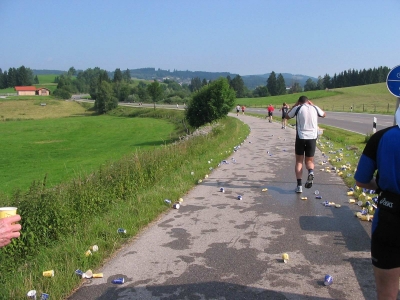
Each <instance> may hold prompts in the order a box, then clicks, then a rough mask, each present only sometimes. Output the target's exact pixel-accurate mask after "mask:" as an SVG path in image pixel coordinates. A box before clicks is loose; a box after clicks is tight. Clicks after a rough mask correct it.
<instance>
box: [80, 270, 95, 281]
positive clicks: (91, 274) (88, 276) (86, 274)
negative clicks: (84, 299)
mask: <svg viewBox="0 0 400 300" xmlns="http://www.w3.org/2000/svg"><path fill="white" fill-rule="evenodd" d="M92 277H93V272H92V270H87V271H86V272H85V273H83V274H82V278H87V279H90V278H92Z"/></svg>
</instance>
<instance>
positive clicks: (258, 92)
mask: <svg viewBox="0 0 400 300" xmlns="http://www.w3.org/2000/svg"><path fill="white" fill-rule="evenodd" d="M253 95H254V97H267V96H271V95H270V94H269V92H268V88H267V87H266V86H265V85H260V86H258V87H256V88H255V89H254V91H253Z"/></svg>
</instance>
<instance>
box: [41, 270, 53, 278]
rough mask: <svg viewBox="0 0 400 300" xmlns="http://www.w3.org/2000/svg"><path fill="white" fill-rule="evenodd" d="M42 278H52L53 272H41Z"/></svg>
mask: <svg viewBox="0 0 400 300" xmlns="http://www.w3.org/2000/svg"><path fill="white" fill-rule="evenodd" d="M43 276H44V277H54V270H48V271H44V272H43Z"/></svg>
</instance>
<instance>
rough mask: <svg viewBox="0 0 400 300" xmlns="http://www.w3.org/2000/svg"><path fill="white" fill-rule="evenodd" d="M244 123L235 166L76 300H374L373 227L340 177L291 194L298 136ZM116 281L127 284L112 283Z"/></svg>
mask: <svg viewBox="0 0 400 300" xmlns="http://www.w3.org/2000/svg"><path fill="white" fill-rule="evenodd" d="M239 118H240V119H241V120H243V121H244V122H245V123H247V124H249V126H250V127H251V134H250V136H249V137H248V139H247V140H246V141H244V143H243V145H242V146H241V148H240V149H239V151H238V152H236V153H234V154H233V155H232V157H230V158H229V159H228V161H229V162H230V163H229V164H223V165H221V166H220V167H219V168H216V169H215V170H214V172H212V173H211V174H210V176H209V178H208V179H206V180H204V181H203V183H202V184H200V185H198V186H196V187H195V188H194V189H193V190H191V191H190V192H189V193H188V194H187V195H183V198H184V202H183V205H182V207H181V208H180V209H179V210H173V209H171V210H170V211H168V212H167V213H165V214H164V215H163V216H162V217H161V218H160V219H159V220H157V221H155V222H154V223H153V224H151V225H150V226H149V227H148V228H146V229H145V230H144V231H143V232H142V233H141V234H140V235H139V236H138V237H137V238H136V239H134V240H133V241H132V242H131V243H129V244H128V245H126V246H125V247H124V248H123V249H122V250H121V251H120V252H119V253H118V254H117V255H116V256H115V257H114V258H113V259H112V260H110V261H109V262H107V263H106V264H105V265H104V267H103V268H101V269H100V270H95V271H96V272H103V273H104V278H99V279H93V280H87V281H85V282H84V283H83V285H82V286H81V288H80V289H79V290H77V292H76V293H75V294H73V295H72V296H71V297H70V298H69V299H70V300H83V299H84V300H87V299H98V300H106V299H107V300H109V299H117V300H119V299H124V300H127V299H144V300H147V299H148V300H155V299H163V300H164V299H169V300H171V299H182V300H191V299H207V300H208V299H218V300H223V299H235V300H242V299H243V300H244V299H247V300H253V299H308V300H310V299H352V300H353V299H375V287H374V280H373V276H372V267H371V263H370V258H369V257H370V252H369V247H370V234H369V233H370V227H371V223H369V222H362V221H359V220H358V219H357V218H355V217H354V212H355V211H357V208H358V207H357V206H356V205H354V204H348V196H347V195H346V191H347V188H346V187H345V185H344V184H343V181H342V180H341V178H340V177H339V176H337V175H336V174H334V173H327V172H322V171H321V170H319V168H320V167H318V166H317V167H316V179H315V182H314V186H313V187H312V188H311V189H309V190H307V189H305V191H304V192H303V194H302V195H299V194H296V193H294V188H295V176H294V155H293V153H292V152H293V140H294V137H295V131H294V130H293V129H290V128H288V129H286V130H283V129H281V127H280V124H279V123H267V122H266V121H265V119H260V118H255V117H251V116H239ZM267 151H269V153H270V154H271V155H269V154H268V152H267ZM211 158H212V157H210V159H211ZM232 158H235V160H236V163H233V160H232ZM322 160H323V157H322V154H321V152H320V151H317V153H316V161H317V162H321V161H322ZM205 163H207V162H205ZM189 171H190V170H188V172H189ZM304 177H305V175H304ZM220 187H224V188H225V190H226V192H225V193H221V192H219V188H220ZM263 188H268V191H266V192H262V189H263ZM315 189H318V190H319V191H320V194H321V195H322V197H323V199H322V200H317V199H315V197H314V195H313V193H314V191H315ZM238 194H241V195H243V200H241V201H240V200H237V195H238ZM302 196H307V197H308V200H302V199H301V197H302ZM324 200H328V201H334V202H336V203H339V204H341V205H342V207H341V208H334V207H325V206H323V205H322V204H321V201H324ZM121 226H122V227H124V228H129V224H122V225H121ZM283 252H286V253H288V254H289V256H290V260H289V263H287V264H285V263H283V262H282V260H281V255H282V253H283ZM325 274H330V275H332V276H333V278H334V283H333V284H332V285H331V286H324V284H323V278H324V276H325ZM118 277H123V278H125V283H124V284H123V285H114V284H112V283H111V281H112V280H113V279H115V278H118Z"/></svg>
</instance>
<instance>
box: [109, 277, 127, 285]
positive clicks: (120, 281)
mask: <svg viewBox="0 0 400 300" xmlns="http://www.w3.org/2000/svg"><path fill="white" fill-rule="evenodd" d="M111 282H112V283H114V284H123V283H124V282H125V279H124V278H117V279H114V280H113V281H111Z"/></svg>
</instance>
